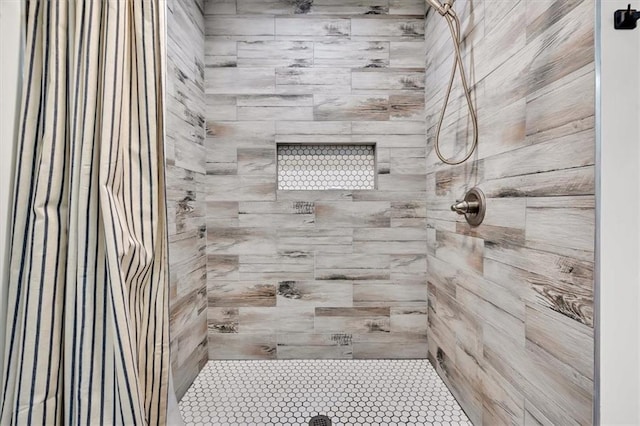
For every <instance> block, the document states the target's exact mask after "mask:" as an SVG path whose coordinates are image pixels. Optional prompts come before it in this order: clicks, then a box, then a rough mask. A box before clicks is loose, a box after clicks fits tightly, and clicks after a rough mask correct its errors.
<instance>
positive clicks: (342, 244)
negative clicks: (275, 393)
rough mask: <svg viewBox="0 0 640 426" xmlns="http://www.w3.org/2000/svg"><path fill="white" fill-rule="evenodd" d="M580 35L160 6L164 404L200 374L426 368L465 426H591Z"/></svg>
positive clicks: (584, 54)
mask: <svg viewBox="0 0 640 426" xmlns="http://www.w3.org/2000/svg"><path fill="white" fill-rule="evenodd" d="M449 8H451V10H453V11H455V12H456V13H457V16H458V17H459V29H458V30H455V28H451V30H450V28H449V27H448V23H449V25H451V21H449V18H447V19H443V17H442V16H444V15H446V10H445V9H447V10H448V9H449ZM443 12H444V13H443ZM594 13H595V9H594V5H593V3H592V2H589V1H572V2H564V3H562V5H561V6H558V5H556V4H552V2H540V1H528V0H522V1H519V2H509V3H508V4H507V3H505V2H497V1H491V0H485V1H481V0H468V1H458V2H456V3H455V4H453V5H451V3H450V2H449V3H445V4H444V5H440V6H439V7H438V5H435V6H434V7H430V6H429V4H428V3H425V2H424V1H423V0H376V1H361V0H357V1H346V2H344V1H331V0H325V1H323V0H314V1H285V0H273V1H258V0H206V1H204V2H202V1H199V2H189V1H179V0H172V1H169V2H168V14H167V15H168V18H167V71H168V76H167V88H168V91H167V103H168V117H167V180H168V187H167V193H168V199H169V231H170V263H171V274H172V282H171V295H172V304H171V319H172V322H171V336H172V342H171V345H172V367H173V374H174V378H175V382H176V387H177V393H178V395H179V396H182V394H184V392H185V391H186V390H187V388H188V387H189V385H190V384H191V383H192V381H193V380H194V378H195V377H196V376H197V374H198V373H199V371H200V370H201V369H202V368H203V366H204V365H205V364H206V363H207V362H208V360H298V361H299V360H309V359H316V360H319V359H331V360H344V359H353V360H365V359H378V360H379V359H427V358H428V359H429V360H430V361H431V363H432V364H433V366H434V367H435V369H436V371H437V372H438V374H439V375H440V377H441V378H442V379H443V380H444V382H445V383H446V384H447V385H448V387H449V389H450V390H451V391H452V393H453V394H454V395H455V397H456V398H457V399H458V401H459V403H460V404H461V406H462V408H463V409H464V410H465V412H466V414H467V415H468V417H469V419H470V420H471V421H473V422H474V423H478V424H479V423H485V424H498V423H500V424H502V423H524V422H528V421H533V420H536V421H538V422H540V423H556V424H569V423H580V424H587V423H590V422H591V421H592V404H593V363H594V361H593V344H594V337H593V309H594V308H593V306H594V305H593V303H594V302H593V300H594V299H593V287H594V286H593V283H594V275H593V274H594V268H593V265H594V229H595V217H594V207H595V201H594V198H595V197H594V194H595V180H594V162H595V150H594V147H595V130H594V125H595V122H594V116H595V108H594V81H595V78H594V72H595V70H594V22H593V16H594ZM445 17H446V16H445ZM452 34H453V39H455V38H459V39H460V41H461V42H460V46H459V49H458V51H457V53H456V49H455V48H454V44H452ZM457 57H459V58H460V59H459V62H460V64H461V65H462V66H461V67H458V69H457V75H458V77H456V79H455V80H453V79H452V81H453V83H451V84H450V86H452V87H449V89H450V90H449V91H450V92H451V93H450V94H448V92H449V91H447V89H448V87H447V84H446V83H447V80H448V78H449V77H450V76H453V75H455V74H452V73H451V71H452V64H454V63H455V61H456V58H457ZM461 70H462V71H463V72H464V74H463V75H464V76H465V77H466V81H465V84H464V85H462V84H460V81H461V80H459V76H460V72H461ZM453 71H454V73H455V72H456V68H455V65H454V69H453ZM465 86H468V89H469V90H468V92H467V91H466V90H465V89H464V87H465ZM576 93H578V94H579V96H577V95H576ZM467 95H468V96H467ZM445 97H446V100H448V104H447V109H446V111H445V112H443V113H442V117H441V107H442V105H443V102H446V100H445ZM474 104H475V105H474ZM470 107H471V108H470ZM470 110H472V111H474V113H473V114H469V111H470ZM475 111H477V125H476V123H475V120H474V118H475V115H476V113H475ZM476 133H477V135H476ZM436 135H437V136H438V138H439V140H440V146H439V150H440V151H441V152H442V156H444V157H446V158H464V157H465V155H466V153H469V152H471V151H473V152H471V154H470V155H469V159H468V160H467V161H466V162H462V163H461V164H456V165H448V164H444V163H443V162H441V161H440V159H439V158H438V157H439V156H438V155H436V150H435V144H434V141H435V139H436ZM476 137H477V141H478V143H477V148H476V149H475V150H474V148H475V145H474V140H475V139H476ZM473 187H478V188H480V189H481V190H482V191H483V192H484V194H485V195H486V205H487V210H486V216H485V218H484V222H483V223H482V224H481V225H480V226H471V225H469V224H468V223H466V222H465V221H464V218H462V217H461V216H458V215H456V214H455V213H454V212H451V210H450V206H451V205H452V204H453V203H455V202H456V200H459V199H461V197H463V196H464V194H465V192H467V191H468V190H469V189H471V188H473ZM283 362H284V361H283ZM358 362H360V361H358ZM362 362H367V361H362ZM371 362H373V361H371ZM211 380H214V379H211Z"/></svg>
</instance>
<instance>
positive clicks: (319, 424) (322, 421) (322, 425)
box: [309, 415, 331, 426]
mask: <svg viewBox="0 0 640 426" xmlns="http://www.w3.org/2000/svg"><path fill="white" fill-rule="evenodd" d="M309 426H331V419H330V418H329V417H327V416H322V415H321V416H313V417H312V418H311V420H309Z"/></svg>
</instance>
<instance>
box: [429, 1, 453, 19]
mask: <svg viewBox="0 0 640 426" xmlns="http://www.w3.org/2000/svg"><path fill="white" fill-rule="evenodd" d="M454 1H455V0H444V2H443V3H440V0H427V3H428V4H430V5H431V6H432V7H433V8H434V9H436V10H437V11H438V13H440V15H442V16H444V15H446V14H447V12H448V11H449V9H451V6H453V2H454Z"/></svg>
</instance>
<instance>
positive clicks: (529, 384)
mask: <svg viewBox="0 0 640 426" xmlns="http://www.w3.org/2000/svg"><path fill="white" fill-rule="evenodd" d="M455 7H456V9H457V10H458V11H459V13H460V14H461V15H462V16H463V27H464V36H465V38H466V42H465V46H464V49H463V50H464V52H465V62H466V64H467V70H468V71H469V72H470V73H471V81H472V82H473V84H474V88H473V98H474V99H475V101H476V104H477V106H478V119H479V123H480V138H479V147H478V151H477V152H476V154H474V157H473V158H472V160H471V161H469V162H467V163H465V164H463V165H460V166H456V167H451V166H445V165H442V164H441V163H439V162H438V161H437V159H436V156H435V153H434V152H433V136H434V130H435V129H434V126H435V125H436V124H437V119H438V113H439V108H440V107H441V102H442V90H443V88H444V85H445V84H446V79H447V77H448V73H449V72H450V67H451V60H452V46H451V44H450V41H449V40H450V39H449V37H450V36H449V33H448V28H447V26H446V23H445V22H444V20H443V18H442V17H441V16H440V15H439V14H437V13H434V11H433V10H431V11H429V12H428V15H427V20H426V28H427V35H426V41H427V68H426V75H427V80H426V94H427V105H426V110H427V134H428V155H427V164H428V170H429V173H428V175H427V223H428V286H429V356H430V358H431V359H432V360H433V361H434V364H435V365H436V367H437V369H438V371H439V373H440V374H441V375H442V376H443V377H444V379H445V380H446V381H447V382H448V383H449V385H450V387H451V389H452V390H453V392H454V394H455V395H456V396H457V397H458V400H459V401H460V403H461V404H462V406H463V408H464V409H465V411H466V413H467V414H468V415H469V417H470V419H471V420H472V421H473V422H474V423H476V424H480V423H483V424H488V425H489V424H523V423H525V424H534V423H535V424H537V423H538V422H539V423H542V424H591V423H592V420H593V419H592V406H593V402H592V397H593V370H594V361H593V313H594V309H593V286H594V284H593V283H594V275H593V265H594V253H593V247H594V222H595V221H594V150H595V143H594V138H595V131H594V105H595V102H594V47H593V46H594V40H593V35H594V22H595V19H594V2H593V1H591V0H568V1H566V0H561V1H552V0H520V1H509V2H506V1H497V0H485V1H482V0H466V1H465V0H459V1H457V2H456V3H455ZM465 108H466V105H465V104H464V100H463V98H462V97H461V92H460V90H459V89H457V93H456V96H455V97H454V99H453V101H452V104H451V106H450V110H449V111H450V113H449V114H448V116H447V120H446V121H445V130H444V132H443V134H442V141H443V151H444V152H445V153H446V154H447V155H454V154H457V155H458V156H459V155H461V153H462V151H463V150H464V149H465V148H466V147H464V146H463V144H464V142H463V141H465V140H469V139H468V138H469V136H470V135H471V127H470V125H469V122H468V120H466V119H465V117H466V110H465ZM476 185H477V186H479V187H480V188H481V189H482V190H483V191H484V192H485V194H486V196H487V197H488V200H487V201H488V203H487V209H488V210H487V216H486V219H485V221H484V223H483V224H482V225H481V226H479V227H477V228H471V227H469V226H468V225H467V224H466V222H464V220H462V219H461V218H460V217H457V216H456V215H455V214H453V213H452V212H451V211H449V205H450V204H451V203H452V202H453V201H454V200H455V199H456V198H460V197H462V196H463V194H464V193H465V190H468V189H470V188H471V187H473V186H476ZM621 326H622V325H621Z"/></svg>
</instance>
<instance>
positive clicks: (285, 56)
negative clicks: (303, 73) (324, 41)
mask: <svg viewBox="0 0 640 426" xmlns="http://www.w3.org/2000/svg"><path fill="white" fill-rule="evenodd" d="M237 58H238V61H237V66H238V67H310V66H311V65H313V43H312V42H308V41H280V40H279V41H270V40H269V41H252V42H238V44H237Z"/></svg>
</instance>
